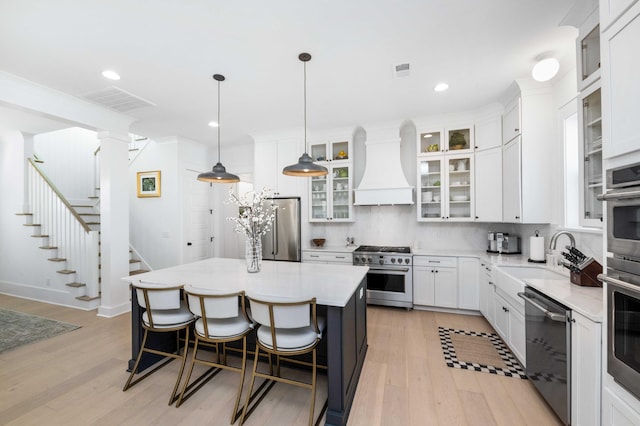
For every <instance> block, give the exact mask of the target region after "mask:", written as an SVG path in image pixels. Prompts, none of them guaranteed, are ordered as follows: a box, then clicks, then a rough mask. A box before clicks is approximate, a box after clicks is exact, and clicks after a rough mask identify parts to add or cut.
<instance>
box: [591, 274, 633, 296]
mask: <svg viewBox="0 0 640 426" xmlns="http://www.w3.org/2000/svg"><path fill="white" fill-rule="evenodd" d="M596 278H598V281H600V282H606V283H609V284H614V285H617V286H619V287H622V288H624V289H627V290H631V291H635V292H637V291H638V289H640V287H638V286H637V285H633V284H629V283H628V282H625V281H622V280H619V279H617V278H612V277H609V276H607V275H605V274H598V276H597V277H596Z"/></svg>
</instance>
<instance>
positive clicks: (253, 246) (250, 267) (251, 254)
mask: <svg viewBox="0 0 640 426" xmlns="http://www.w3.org/2000/svg"><path fill="white" fill-rule="evenodd" d="M245 260H246V261H247V272H251V273H254V272H260V266H261V265H262V239H261V238H260V237H247V242H246V245H245Z"/></svg>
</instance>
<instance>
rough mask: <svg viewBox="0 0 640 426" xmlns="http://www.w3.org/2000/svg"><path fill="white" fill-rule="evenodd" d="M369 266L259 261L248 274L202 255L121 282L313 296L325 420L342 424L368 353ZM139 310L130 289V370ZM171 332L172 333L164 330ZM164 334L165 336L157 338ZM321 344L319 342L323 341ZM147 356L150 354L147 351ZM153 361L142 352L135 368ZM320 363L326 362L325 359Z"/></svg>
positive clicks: (235, 262) (239, 264)
mask: <svg viewBox="0 0 640 426" xmlns="http://www.w3.org/2000/svg"><path fill="white" fill-rule="evenodd" d="M368 270H369V268H368V267H362V266H352V265H318V264H308V263H299V262H274V261H267V260H265V261H263V262H262V268H261V271H260V272H258V273H255V274H250V273H248V272H247V269H246V263H245V260H244V259H215V258H214V259H205V260H201V261H198V262H193V263H188V264H184V265H178V266H174V267H171V268H165V269H159V270H156V271H152V272H147V273H144V274H139V275H134V276H127V277H124V278H122V280H123V281H126V282H129V283H132V282H136V281H138V280H143V281H150V282H154V283H157V284H160V285H162V284H164V285H167V286H171V285H175V284H192V285H194V286H197V287H203V288H207V289H212V290H219V291H220V292H236V291H240V290H245V291H246V294H247V295H248V296H249V297H251V296H254V297H256V298H262V299H270V300H282V301H286V300H293V299H297V300H300V299H310V298H312V297H315V298H316V301H317V303H318V305H320V306H319V308H318V309H319V311H321V312H322V313H323V314H324V315H325V317H326V329H325V336H324V337H323V340H325V341H326V352H325V350H321V351H320V353H319V354H318V357H319V358H322V359H323V360H324V359H325V358H326V365H327V386H328V395H327V397H328V408H327V415H326V424H330V425H346V424H347V419H348V417H349V411H350V410H351V404H352V403H353V398H354V396H355V391H356V386H357V384H358V380H359V378H360V372H361V371H362V367H363V365H364V358H365V355H366V353H367V311H366V283H367V271H368ZM142 313H143V309H142V308H140V306H139V305H138V301H137V295H136V292H135V291H132V292H131V349H132V350H131V352H132V354H131V355H132V358H131V359H130V360H129V370H130V369H131V368H132V367H133V365H134V360H135V359H136V357H137V356H138V353H139V351H140V346H141V343H142V335H143V330H142V326H141V322H142ZM162 334H170V333H162ZM155 337H157V338H158V341H157V342H156V343H157V344H159V345H171V344H173V346H174V347H175V336H166V337H165V336H155ZM162 338H165V340H160V339H162ZM321 346H323V345H321ZM149 355H151V354H149ZM156 361H157V359H154V358H152V357H150V356H149V357H148V356H147V354H145V356H143V358H142V362H141V364H140V367H139V370H140V371H142V370H144V369H146V368H148V367H150V366H151V365H153V364H154V363H155V362H156ZM323 362H324V361H323Z"/></svg>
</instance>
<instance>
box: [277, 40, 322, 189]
mask: <svg viewBox="0 0 640 426" xmlns="http://www.w3.org/2000/svg"><path fill="white" fill-rule="evenodd" d="M298 59H300V60H301V61H302V63H303V64H304V154H302V156H301V157H300V158H299V159H298V162H297V163H296V164H292V165H290V166H287V167H285V168H284V169H282V173H283V174H285V175H287V176H301V177H306V176H324V175H326V174H327V173H329V171H328V170H327V168H326V167H323V166H320V165H318V164H315V163H314V162H313V160H312V159H311V157H310V156H309V154H308V153H307V62H309V61H310V60H311V55H310V54H308V53H301V54H300V55H298Z"/></svg>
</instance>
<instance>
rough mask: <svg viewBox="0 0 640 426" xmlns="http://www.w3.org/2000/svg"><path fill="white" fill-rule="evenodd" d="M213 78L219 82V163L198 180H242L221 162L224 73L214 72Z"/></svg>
mask: <svg viewBox="0 0 640 426" xmlns="http://www.w3.org/2000/svg"><path fill="white" fill-rule="evenodd" d="M213 79H214V80H215V81H217V82H218V163H217V164H216V165H215V166H213V168H212V169H211V171H210V172H206V173H200V174H199V175H198V180H201V181H203V182H214V183H235V182H240V178H239V177H238V176H236V175H233V174H231V173H227V169H225V168H224V166H223V165H222V163H221V162H220V82H221V81H224V75H221V74H214V75H213Z"/></svg>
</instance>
